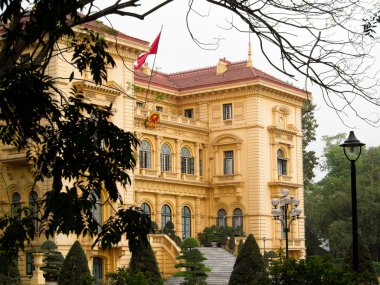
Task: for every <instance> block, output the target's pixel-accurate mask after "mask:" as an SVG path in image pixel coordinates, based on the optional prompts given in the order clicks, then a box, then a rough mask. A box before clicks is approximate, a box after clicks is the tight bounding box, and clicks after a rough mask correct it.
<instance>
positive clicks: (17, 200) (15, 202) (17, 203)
mask: <svg viewBox="0 0 380 285" xmlns="http://www.w3.org/2000/svg"><path fill="white" fill-rule="evenodd" d="M20 209H21V196H20V194H19V193H17V192H15V193H13V195H12V203H11V213H12V215H13V216H14V217H17V219H20V213H19V210H20Z"/></svg>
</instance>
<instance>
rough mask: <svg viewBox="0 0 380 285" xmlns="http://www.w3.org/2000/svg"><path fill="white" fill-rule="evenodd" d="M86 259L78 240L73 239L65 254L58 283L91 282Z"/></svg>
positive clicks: (78, 284) (80, 284) (88, 284)
mask: <svg viewBox="0 0 380 285" xmlns="http://www.w3.org/2000/svg"><path fill="white" fill-rule="evenodd" d="M93 282H94V281H93V278H92V277H91V274H90V270H89V269H88V261H87V257H86V254H85V253H84V251H83V249H82V246H81V245H80V243H79V241H75V242H74V244H73V245H72V246H71V248H70V250H69V253H68V254H67V256H66V258H65V260H64V262H63V265H62V269H61V272H60V274H59V278H58V284H59V285H72V284H76V285H90V284H93Z"/></svg>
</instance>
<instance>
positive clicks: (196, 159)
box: [194, 143, 199, 180]
mask: <svg viewBox="0 0 380 285" xmlns="http://www.w3.org/2000/svg"><path fill="white" fill-rule="evenodd" d="M194 174H195V176H196V177H197V180H198V179H199V143H195V155H194Z"/></svg>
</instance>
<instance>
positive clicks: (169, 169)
mask: <svg viewBox="0 0 380 285" xmlns="http://www.w3.org/2000/svg"><path fill="white" fill-rule="evenodd" d="M168 166H169V167H168V171H172V156H171V155H168Z"/></svg>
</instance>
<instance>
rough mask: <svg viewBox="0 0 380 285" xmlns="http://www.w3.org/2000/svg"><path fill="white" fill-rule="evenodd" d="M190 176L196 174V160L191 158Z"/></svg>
mask: <svg viewBox="0 0 380 285" xmlns="http://www.w3.org/2000/svg"><path fill="white" fill-rule="evenodd" d="M190 174H194V158H193V157H192V158H190Z"/></svg>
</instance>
